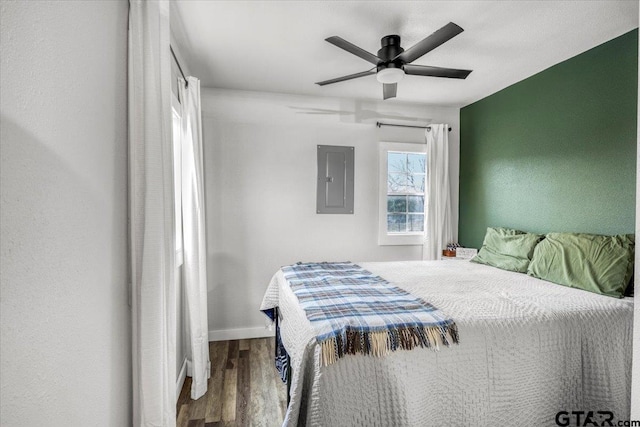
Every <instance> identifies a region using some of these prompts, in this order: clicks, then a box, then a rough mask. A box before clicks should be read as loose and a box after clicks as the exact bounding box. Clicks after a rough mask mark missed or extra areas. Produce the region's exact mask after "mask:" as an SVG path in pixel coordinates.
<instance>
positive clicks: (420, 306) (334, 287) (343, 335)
mask: <svg viewBox="0 0 640 427" xmlns="http://www.w3.org/2000/svg"><path fill="white" fill-rule="evenodd" d="M282 271H283V273H284V277H285V279H287V281H288V282H289V284H290V286H291V289H292V290H293V293H294V294H295V295H296V297H297V298H298V301H299V302H300V305H301V306H302V308H303V309H304V311H305V313H306V315H307V318H308V319H309V321H310V322H311V325H312V326H313V328H314V331H315V333H316V337H317V340H318V342H319V343H320V345H321V350H322V364H323V366H326V365H330V364H332V363H335V362H336V361H337V360H338V359H339V358H341V357H343V356H345V355H347V354H367V355H373V356H378V357H379V356H383V355H386V354H388V353H389V352H391V351H395V350H398V349H404V350H411V349H413V348H416V347H429V348H434V349H438V348H439V345H445V346H448V345H449V344H450V343H456V344H457V343H458V329H457V326H456V324H455V322H454V321H453V320H452V319H450V318H448V317H446V316H445V315H444V314H443V313H442V312H441V311H440V310H438V309H437V308H436V307H434V306H433V305H431V304H429V303H428V302H426V301H424V300H422V299H421V298H416V297H414V296H413V295H411V294H410V293H409V292H407V291H405V290H403V289H400V288H398V287H396V286H393V285H392V284H391V283H389V282H387V281H386V280H384V279H383V278H381V277H379V276H374V275H373V274H372V273H370V272H369V271H367V270H365V269H363V268H362V267H360V266H358V265H356V264H353V263H350V262H338V263H306V264H302V263H298V264H295V265H291V266H286V267H282Z"/></svg>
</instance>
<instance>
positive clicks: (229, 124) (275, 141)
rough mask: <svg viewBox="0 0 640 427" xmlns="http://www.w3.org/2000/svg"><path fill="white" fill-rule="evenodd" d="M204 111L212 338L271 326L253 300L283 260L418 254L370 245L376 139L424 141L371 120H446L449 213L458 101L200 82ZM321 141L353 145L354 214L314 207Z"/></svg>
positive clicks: (254, 332)
mask: <svg viewBox="0 0 640 427" xmlns="http://www.w3.org/2000/svg"><path fill="white" fill-rule="evenodd" d="M202 109H203V123H204V141H205V192H206V209H207V245H208V248H207V256H208V263H207V269H208V282H209V296H208V301H209V330H210V338H211V339H226V338H239V337H247V336H260V335H267V334H269V332H268V331H266V330H265V326H264V325H265V319H266V317H264V315H263V314H262V313H260V312H259V306H260V302H261V301H262V296H263V294H264V291H265V289H266V287H267V285H268V283H269V280H270V279H271V276H272V275H273V274H274V273H275V272H276V270H277V269H278V268H279V267H280V266H282V265H285V264H291V263H294V262H297V261H336V260H337V261H344V260H351V261H390V260H400V259H420V258H421V255H422V252H421V249H422V248H421V247H417V246H378V244H377V239H378V237H377V226H378V141H399V142H422V141H423V140H424V130H416V129H401V128H392V127H383V128H380V129H378V128H376V126H375V121H376V118H378V117H379V118H380V119H381V120H384V121H389V122H391V121H393V119H396V120H397V119H398V118H404V119H405V120H407V119H408V120H411V119H420V122H421V123H425V122H433V123H442V122H446V123H449V124H451V126H452V127H453V132H451V134H450V144H451V171H452V172H451V173H452V176H451V186H452V188H453V189H454V198H453V199H454V201H453V206H452V208H453V211H454V212H455V213H456V215H457V212H458V164H459V133H458V130H459V109H458V108H440V107H429V106H424V105H418V104H402V103H400V102H398V101H395V100H393V101H387V102H382V101H355V100H346V99H339V98H327V97H309V96H297V95H283V94H273V93H262V92H245V91H235V90H222V89H206V90H203V91H202ZM336 110H337V111H342V114H326V113H332V112H334V111H336ZM405 123H407V122H405ZM319 144H321V145H347V146H354V147H355V214H354V215H317V214H316V213H315V212H316V146H317V145H319ZM455 223H456V224H457V218H456V222H455ZM456 228H457V227H456Z"/></svg>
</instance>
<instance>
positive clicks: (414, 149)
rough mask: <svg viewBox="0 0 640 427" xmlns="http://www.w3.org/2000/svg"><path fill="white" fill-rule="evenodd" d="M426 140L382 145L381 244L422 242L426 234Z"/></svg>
mask: <svg viewBox="0 0 640 427" xmlns="http://www.w3.org/2000/svg"><path fill="white" fill-rule="evenodd" d="M425 148H426V147H425V146H424V145H423V144H403V143H381V145H380V192H379V193H380V194H379V198H380V203H379V205H380V208H379V235H378V243H379V244H380V245H419V244H422V241H423V236H424V198H425V176H426V174H425V173H426V169H425V168H426V154H425Z"/></svg>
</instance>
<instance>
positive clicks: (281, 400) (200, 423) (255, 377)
mask: <svg viewBox="0 0 640 427" xmlns="http://www.w3.org/2000/svg"><path fill="white" fill-rule="evenodd" d="M273 341H274V340H273V338H256V339H250V340H235V341H214V342H210V343H209V360H210V361H211V377H210V378H209V383H208V389H207V393H206V394H205V395H204V396H202V397H201V398H200V399H198V400H191V398H190V397H189V396H190V393H191V378H189V377H187V379H186V380H185V382H184V386H183V387H182V391H181V392H180V397H179V398H178V404H177V405H178V406H177V414H178V419H177V423H176V424H177V426H178V427H222V426H224V427H232V426H233V427H236V426H237V427H240V426H264V427H272V426H280V425H282V421H283V419H284V414H285V411H286V405H287V389H286V386H285V384H284V383H283V382H282V381H281V380H280V377H279V376H278V372H277V371H276V368H275V366H274V365H273V355H274V348H273V346H274V342H273Z"/></svg>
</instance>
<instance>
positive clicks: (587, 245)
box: [527, 233, 635, 298]
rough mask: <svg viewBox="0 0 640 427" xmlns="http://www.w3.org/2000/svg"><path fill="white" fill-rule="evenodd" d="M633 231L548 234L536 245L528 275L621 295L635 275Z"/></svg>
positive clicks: (604, 293)
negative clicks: (609, 233)
mask: <svg viewBox="0 0 640 427" xmlns="http://www.w3.org/2000/svg"><path fill="white" fill-rule="evenodd" d="M634 247H635V237H634V235H633V234H622V235H618V236H600V235H595V234H580V233H549V234H547V236H546V238H545V239H544V240H543V241H542V242H541V243H540V244H539V245H538V246H537V247H536V249H535V251H534V254H533V260H531V264H529V269H528V270H527V274H529V275H530V276H533V277H537V278H539V279H544V280H548V281H549V282H553V283H557V284H559V285H565V286H570V287H572V288H578V289H584V290H585V291H590V292H596V293H598V294H603V295H609V296H612V297H617V298H621V297H623V296H624V292H625V289H626V288H627V285H628V284H629V281H630V280H631V276H632V274H633V263H634Z"/></svg>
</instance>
